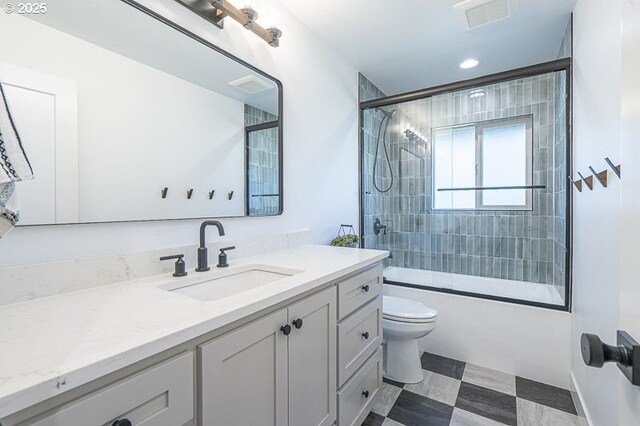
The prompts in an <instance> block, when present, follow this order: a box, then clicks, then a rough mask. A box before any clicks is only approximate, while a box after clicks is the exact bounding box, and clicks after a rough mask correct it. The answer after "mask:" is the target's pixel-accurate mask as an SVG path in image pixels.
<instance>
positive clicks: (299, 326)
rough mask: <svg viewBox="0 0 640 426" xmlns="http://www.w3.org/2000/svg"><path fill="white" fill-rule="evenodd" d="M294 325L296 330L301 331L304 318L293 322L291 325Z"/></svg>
mask: <svg viewBox="0 0 640 426" xmlns="http://www.w3.org/2000/svg"><path fill="white" fill-rule="evenodd" d="M291 324H293V326H294V327H295V328H297V329H298V330H300V329H301V328H302V318H298V319H296V320H293V322H292V323H291Z"/></svg>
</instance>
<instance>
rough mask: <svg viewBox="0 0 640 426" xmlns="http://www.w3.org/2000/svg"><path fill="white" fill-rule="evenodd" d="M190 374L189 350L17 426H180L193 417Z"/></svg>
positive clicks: (190, 358) (191, 371)
mask: <svg viewBox="0 0 640 426" xmlns="http://www.w3.org/2000/svg"><path fill="white" fill-rule="evenodd" d="M193 374H194V371H193V353H191V352H189V353H187V354H184V355H180V356H178V357H176V358H172V359H171V360H169V361H165V362H163V363H162V364H160V365H158V366H155V367H152V368H150V369H148V370H145V371H143V372H141V373H138V374H136V375H134V376H131V377H129V378H126V379H124V380H121V381H120V382H117V383H115V384H113V385H111V386H109V387H107V388H105V389H102V390H99V391H96V392H94V393H93V394H90V395H87V396H86V397H83V398H81V399H80V400H78V401H74V402H72V403H70V404H68V405H66V406H63V407H61V408H59V409H56V411H55V412H54V413H47V414H45V415H44V416H42V417H38V418H36V419H32V420H30V421H27V422H25V423H22V424H21V425H20V426H27V425H29V426H59V425H65V426H111V425H112V424H113V423H114V422H115V421H116V420H124V419H128V420H129V421H131V423H132V424H134V425H135V426H182V425H184V424H186V423H187V422H189V421H191V420H192V419H193Z"/></svg>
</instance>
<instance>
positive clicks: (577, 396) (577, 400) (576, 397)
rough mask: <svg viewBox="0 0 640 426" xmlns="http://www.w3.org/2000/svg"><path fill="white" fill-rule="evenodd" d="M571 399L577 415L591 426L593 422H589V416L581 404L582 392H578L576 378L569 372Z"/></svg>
mask: <svg viewBox="0 0 640 426" xmlns="http://www.w3.org/2000/svg"><path fill="white" fill-rule="evenodd" d="M570 390H571V398H572V399H573V404H574V405H575V406H576V411H577V412H578V415H579V416H580V417H582V418H584V419H585V420H586V422H587V425H588V426H592V425H593V422H592V421H591V416H590V415H589V410H588V409H587V407H586V406H585V405H584V404H583V403H582V401H584V398H583V397H582V392H581V391H580V387H579V386H578V382H577V381H576V376H575V375H574V374H573V371H572V372H571V389H570Z"/></svg>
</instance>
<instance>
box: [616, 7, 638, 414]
mask: <svg viewBox="0 0 640 426" xmlns="http://www.w3.org/2000/svg"><path fill="white" fill-rule="evenodd" d="M622 7H623V10H622V79H621V92H622V114H621V129H620V151H621V158H622V164H623V168H622V172H623V173H622V180H621V181H620V185H621V186H620V189H621V197H620V198H621V203H620V205H621V230H622V232H621V236H620V238H621V247H620V260H621V262H620V264H621V271H620V272H621V274H620V299H619V300H620V315H619V319H618V321H619V326H618V328H619V329H620V330H625V331H627V332H628V333H629V334H630V335H631V336H632V337H633V338H635V339H636V340H638V341H640V272H639V269H638V265H639V264H640V250H639V245H640V78H639V74H638V73H639V70H640V0H624V1H623V6H622ZM638 368H640V366H638ZM619 381H620V384H619V395H620V401H619V405H620V415H619V423H620V425H625V426H626V425H638V424H640V386H633V385H632V384H631V383H629V381H628V380H627V379H626V378H625V377H624V376H623V375H622V374H620V375H619Z"/></svg>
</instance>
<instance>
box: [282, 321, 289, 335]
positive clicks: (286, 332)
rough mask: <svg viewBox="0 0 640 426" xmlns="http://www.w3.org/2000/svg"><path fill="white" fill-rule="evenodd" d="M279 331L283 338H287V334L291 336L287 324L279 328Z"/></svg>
mask: <svg viewBox="0 0 640 426" xmlns="http://www.w3.org/2000/svg"><path fill="white" fill-rule="evenodd" d="M280 331H282V334H284V335H285V336H288V335H289V334H291V326H290V325H289V324H285V325H283V326H282V327H280Z"/></svg>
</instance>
